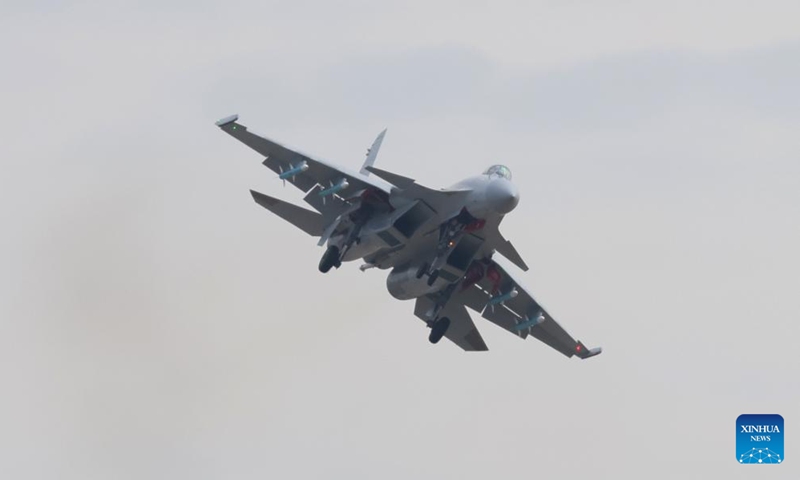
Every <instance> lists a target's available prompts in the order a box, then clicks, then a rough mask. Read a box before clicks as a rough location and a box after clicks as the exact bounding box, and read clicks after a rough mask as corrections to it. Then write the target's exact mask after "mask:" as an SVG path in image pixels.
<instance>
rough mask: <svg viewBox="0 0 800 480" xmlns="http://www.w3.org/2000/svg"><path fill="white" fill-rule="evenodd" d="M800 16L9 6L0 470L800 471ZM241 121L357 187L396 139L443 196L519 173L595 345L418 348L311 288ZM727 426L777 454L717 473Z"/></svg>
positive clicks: (519, 217)
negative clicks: (770, 439) (586, 356)
mask: <svg viewBox="0 0 800 480" xmlns="http://www.w3.org/2000/svg"><path fill="white" fill-rule="evenodd" d="M799 16H800V4H798V3H797V2H796V1H784V2H781V1H761V2H750V1H735V0H731V1H724V2H722V1H717V2H712V1H691V2H690V1H681V0H677V1H673V2H667V3H665V2H645V1H642V2H631V1H622V0H619V1H601V2H581V1H559V2H555V1H525V2H523V1H494V2H463V1H461V2H455V1H439V2H374V1H373V2H367V1H342V2H335V4H334V3H333V2H319V1H296V2H292V3H288V2H270V1H262V2H238V1H228V2H209V1H203V0H201V1H195V2H186V1H175V2H169V1H166V2H165V1H162V2H127V1H109V2H89V1H84V2H81V1H76V2H63V1H38V2H21V1H14V0H12V1H4V2H3V4H2V6H0V58H2V64H3V75H2V76H0V105H2V107H3V115H2V116H0V130H2V132H3V134H2V141H0V159H2V165H3V174H2V175H0V218H2V223H3V227H4V228H3V235H0V266H2V268H0V291H2V295H0V385H1V386H2V395H0V477H2V478H15V479H40V478H41V479H47V478H62V479H72V478H75V479H77V478H80V479H110V478H113V479H140V478H165V479H166V478H169V479H174V478H187V479H188V478H191V479H217V478H240V479H249V478H298V479H306V478H348V479H362V478H363V479H373V478H386V479H407V478H420V479H424V478H463V479H472V478H476V479H477V478H499V477H503V478H530V477H536V476H546V477H576V476H589V475H594V476H596V477H597V478H611V477H612V476H613V477H615V478H641V477H643V476H646V477H653V478H664V479H687V478H688V479H691V478H702V479H706V478H712V477H713V478H717V477H718V478H745V477H747V478H752V476H753V475H758V476H759V477H760V478H765V479H788V478H797V477H798V474H800V468H798V467H797V465H800V450H798V448H797V445H798V441H797V440H796V439H797V438H798V437H796V436H795V435H800V433H798V434H796V433H795V432H800V421H799V419H800V380H798V376H797V372H798V370H800V360H798V355H797V353H796V348H795V347H794V342H795V341H796V339H797V338H798V336H800V335H798V334H800V327H798V323H797V312H798V311H800V296H798V294H797V288H798V286H800V274H798V272H800V253H798V249H797V245H800V136H799V135H798V134H797V132H798V131H800V130H799V128H800V95H798V89H797V85H800V30H798V28H797V19H798V18H799ZM233 113H238V114H239V115H240V121H241V122H242V123H244V124H245V125H247V126H248V127H250V128H252V129H253V130H255V131H257V132H261V133H263V134H266V135H268V136H270V137H271V138H274V139H276V140H278V141H281V142H282V143H285V144H288V145H290V146H295V147H297V148H299V149H300V150H302V151H304V152H310V153H313V154H315V155H317V156H319V157H322V158H325V159H329V160H331V161H334V162H337V163H339V164H341V165H346V166H348V167H351V168H355V167H357V166H358V165H360V163H361V161H362V160H363V156H364V153H365V151H366V148H367V147H368V146H369V145H370V144H371V142H372V140H373V139H374V137H375V135H376V134H377V133H378V132H380V131H381V130H382V129H383V128H387V127H388V134H387V136H386V139H385V141H384V143H383V146H382V148H381V152H380V155H379V158H378V161H377V166H379V167H381V168H383V169H387V170H390V171H393V172H397V173H400V174H403V175H407V176H410V177H412V178H416V179H418V180H419V181H420V182H421V183H423V184H425V185H428V186H431V187H435V188H438V187H444V186H447V185H450V184H453V183H455V182H456V181H458V180H460V179H462V178H464V177H468V176H471V175H475V174H477V173H479V172H481V171H483V170H484V169H485V168H486V167H488V166H489V165H491V164H495V163H502V164H506V165H508V166H509V167H510V168H511V170H512V172H513V175H514V181H515V183H516V184H517V186H518V187H519V189H520V192H521V201H520V204H519V206H518V207H517V208H516V210H515V211H514V212H512V213H511V214H510V215H508V216H507V218H506V219H505V220H504V222H503V224H502V225H501V230H502V231H503V233H504V235H505V236H506V237H507V238H510V239H511V240H512V241H513V242H514V244H515V246H516V247H517V249H518V250H519V252H520V253H521V254H522V256H523V258H525V260H526V262H527V263H528V265H530V267H531V268H530V271H528V272H526V273H522V272H517V274H518V275H517V276H518V277H519V278H520V279H521V280H522V282H523V283H524V284H525V285H526V286H527V287H528V288H529V289H530V290H531V292H532V293H533V294H534V295H535V297H536V298H537V300H539V301H540V302H541V303H542V304H544V305H546V306H547V308H548V311H549V313H551V314H552V315H553V316H554V317H555V318H556V319H557V320H558V321H559V322H560V323H561V325H562V326H564V327H565V328H566V329H567V331H568V332H570V333H571V334H572V335H573V336H574V337H576V338H578V339H581V340H582V341H583V342H584V343H585V344H586V345H587V346H590V347H593V346H602V347H603V349H604V352H603V354H602V355H601V356H599V357H596V358H593V359H591V360H588V361H581V360H579V359H576V358H573V359H567V358H565V357H563V356H562V355H560V354H558V353H557V352H555V351H553V350H552V349H550V348H548V347H546V346H545V345H543V344H541V343H538V342H536V341H535V339H532V338H531V339H529V340H526V341H520V340H519V339H518V338H517V337H515V336H513V335H509V334H508V333H507V332H505V331H503V330H501V329H500V328H498V327H496V326H494V325H492V324H490V323H489V322H486V321H483V320H482V319H480V318H475V319H476V323H477V325H478V327H479V329H480V330H481V333H482V335H483V337H484V339H485V340H486V343H487V344H488V346H489V348H490V351H489V352H487V353H482V354H475V353H464V352H462V351H461V350H460V349H458V348H457V347H455V346H453V345H452V344H449V343H448V342H442V343H440V344H439V345H435V346H434V345H430V344H429V343H428V340H427V334H428V331H427V329H426V328H425V327H424V325H423V324H422V323H421V322H420V321H419V320H418V319H416V318H415V317H414V316H413V302H400V301H397V300H394V299H393V298H392V297H391V296H390V295H389V294H388V292H387V291H386V287H385V277H386V273H387V272H385V271H377V270H369V271H367V272H363V273H362V272H360V271H359V270H358V268H357V265H358V263H347V264H345V265H344V266H343V267H342V268H341V269H339V270H335V271H332V272H331V273H329V274H327V275H322V274H320V273H319V272H318V271H317V263H318V261H319V258H320V256H321V254H322V249H320V248H318V247H316V239H314V238H311V237H308V236H306V235H305V234H304V233H303V232H301V231H299V230H296V229H294V228H293V227H292V226H291V225H289V224H287V223H285V222H283V221H282V220H280V219H279V218H277V217H275V216H272V215H271V214H270V213H269V212H266V211H264V210H263V209H261V208H260V207H258V206H257V205H256V204H255V203H254V202H253V201H252V199H251V197H250V194H249V192H248V189H250V188H254V189H258V190H260V191H263V192H265V193H267V194H270V195H274V196H279V197H281V198H284V199H286V200H289V201H293V202H297V203H302V194H301V193H300V192H298V191H296V190H294V189H292V188H286V189H283V188H282V187H281V182H280V181H278V180H276V179H275V178H274V175H273V174H271V172H269V171H268V170H267V169H265V168H264V167H263V166H262V165H261V164H260V161H261V158H260V157H259V155H258V154H257V153H255V152H253V151H251V150H249V149H247V148H246V147H245V146H243V145H241V144H239V143H238V142H236V141H235V140H234V139H232V138H230V137H228V136H227V135H225V134H223V133H222V132H220V131H218V129H217V128H216V127H215V126H214V121H216V120H217V119H219V118H222V117H224V116H227V115H230V114H233ZM474 317H477V316H474ZM742 413H753V414H759V413H777V414H781V415H783V417H784V419H785V430H786V431H785V436H786V453H785V457H786V462H785V463H784V464H782V465H773V466H769V467H766V466H758V467H755V466H741V465H738V463H737V462H736V454H735V453H736V452H735V421H736V418H737V417H738V416H739V415H740V414H742ZM795 457H797V458H795ZM753 468H755V469H757V470H758V473H757V474H756V473H754V472H752V470H751V469H753Z"/></svg>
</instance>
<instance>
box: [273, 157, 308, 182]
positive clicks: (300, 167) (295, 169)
mask: <svg viewBox="0 0 800 480" xmlns="http://www.w3.org/2000/svg"><path fill="white" fill-rule="evenodd" d="M306 170H308V163H306V161H305V160H303V161H302V162H300V163H298V164H297V165H294V166H292V167H291V168H290V169H289V170H286V171H285V172H284V171H283V168H281V173H280V175H278V178H280V179H281V180H283V184H284V185H286V179H287V178H294V177H295V175H298V174H300V173H303V172H305V171H306Z"/></svg>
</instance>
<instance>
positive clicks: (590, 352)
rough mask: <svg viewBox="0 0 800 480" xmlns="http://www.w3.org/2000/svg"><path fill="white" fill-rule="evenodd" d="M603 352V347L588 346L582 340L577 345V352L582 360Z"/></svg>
mask: <svg viewBox="0 0 800 480" xmlns="http://www.w3.org/2000/svg"><path fill="white" fill-rule="evenodd" d="M601 353H603V347H595V348H586V345H584V344H583V342H581V341H578V345H576V346H575V354H576V355H577V356H578V357H579V358H581V359H582V360H586V359H587V358H592V357H594V356H597V355H600V354H601Z"/></svg>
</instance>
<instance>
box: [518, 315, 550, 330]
mask: <svg viewBox="0 0 800 480" xmlns="http://www.w3.org/2000/svg"><path fill="white" fill-rule="evenodd" d="M542 322H544V315H542V312H539V313H538V314H537V315H536V316H535V317H533V318H530V317H528V316H527V315H526V316H525V321H524V322H522V323H520V324H518V325H517V326H516V327H514V329H515V330H516V331H518V332H521V331H523V330H525V329H526V328H533V327H535V326H536V325H539V324H540V323H542Z"/></svg>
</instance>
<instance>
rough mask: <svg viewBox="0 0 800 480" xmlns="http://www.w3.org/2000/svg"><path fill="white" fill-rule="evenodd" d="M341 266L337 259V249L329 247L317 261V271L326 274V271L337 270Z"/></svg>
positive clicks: (332, 246) (333, 246)
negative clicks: (333, 268) (334, 268)
mask: <svg viewBox="0 0 800 480" xmlns="http://www.w3.org/2000/svg"><path fill="white" fill-rule="evenodd" d="M341 265H342V261H341V260H340V259H339V247H337V246H335V245H331V246H329V247H328V249H327V250H325V253H324V254H323V255H322V259H320V261H319V271H320V272H322V273H328V270H330V269H331V268H332V267H336V268H339V267H340V266H341Z"/></svg>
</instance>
